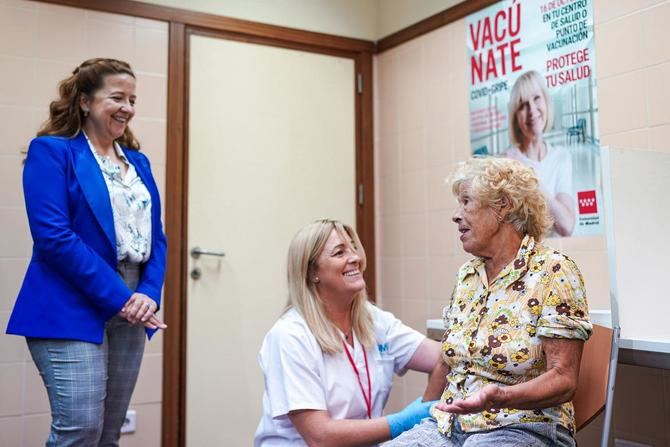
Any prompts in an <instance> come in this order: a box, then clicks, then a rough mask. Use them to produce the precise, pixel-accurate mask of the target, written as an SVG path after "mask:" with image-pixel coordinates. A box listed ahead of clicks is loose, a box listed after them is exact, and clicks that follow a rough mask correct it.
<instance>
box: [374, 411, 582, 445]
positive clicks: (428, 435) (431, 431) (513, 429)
mask: <svg viewBox="0 0 670 447" xmlns="http://www.w3.org/2000/svg"><path fill="white" fill-rule="evenodd" d="M382 446H383V447H410V446H411V447H485V446H496V447H546V446H559V447H574V446H575V440H574V438H573V437H572V436H571V435H570V433H569V432H568V430H567V429H566V428H564V427H562V426H559V425H557V424H548V423H542V422H533V423H523V424H514V425H509V426H507V427H501V428H497V429H494V430H489V431H484V432H474V433H464V432H463V431H461V429H460V427H459V426H458V424H456V425H455V426H454V428H453V430H452V435H451V437H450V438H447V437H446V436H444V435H443V434H442V433H440V432H439V431H438V430H437V423H436V422H435V419H432V418H427V419H424V420H423V421H422V422H421V423H420V424H418V425H415V426H414V428H412V429H410V430H407V431H406V432H405V433H403V434H401V435H400V436H398V437H397V438H395V439H393V440H391V441H388V442H386V443H384V444H382Z"/></svg>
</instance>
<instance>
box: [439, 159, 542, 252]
mask: <svg viewBox="0 0 670 447" xmlns="http://www.w3.org/2000/svg"><path fill="white" fill-rule="evenodd" d="M450 182H451V190H452V192H453V193H454V195H456V196H458V193H459V191H460V189H461V186H462V185H466V186H467V187H468V188H469V192H470V196H471V197H472V198H473V199H475V200H477V201H478V202H479V203H480V205H481V206H483V207H490V208H492V209H494V210H496V211H498V210H500V209H502V208H504V207H505V205H508V206H509V211H508V212H507V214H506V215H505V219H504V221H505V222H509V223H510V224H512V225H513V226H514V228H516V230H517V231H518V232H519V234H520V235H521V236H524V235H526V234H528V235H530V236H532V237H533V238H535V239H536V240H541V239H542V238H543V237H544V235H545V234H546V233H547V232H548V231H549V230H550V229H551V227H552V226H553V224H554V220H553V218H552V216H551V213H550V211H549V207H548V206H547V202H546V200H545V198H544V194H542V191H541V190H540V187H539V185H540V181H539V180H538V178H537V176H536V175H535V172H534V171H533V169H532V168H529V167H528V166H525V165H524V164H522V163H521V162H519V161H516V160H512V159H509V158H495V157H486V158H471V159H469V160H467V161H465V162H462V163H459V165H458V167H457V168H456V171H455V172H454V173H453V174H452V176H451V177H450Z"/></svg>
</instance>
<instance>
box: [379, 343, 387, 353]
mask: <svg viewBox="0 0 670 447" xmlns="http://www.w3.org/2000/svg"><path fill="white" fill-rule="evenodd" d="M377 349H378V350H379V353H380V354H387V353H388V352H389V344H388V343H381V344H378V345H377Z"/></svg>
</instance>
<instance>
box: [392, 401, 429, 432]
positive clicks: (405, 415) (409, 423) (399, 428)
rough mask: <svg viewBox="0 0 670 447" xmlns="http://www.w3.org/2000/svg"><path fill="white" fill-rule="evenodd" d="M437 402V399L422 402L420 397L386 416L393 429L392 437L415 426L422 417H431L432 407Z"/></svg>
mask: <svg viewBox="0 0 670 447" xmlns="http://www.w3.org/2000/svg"><path fill="white" fill-rule="evenodd" d="M436 402H437V401H436V400H433V401H429V402H421V398H420V397H419V398H417V399H416V400H415V401H413V402H412V403H411V404H409V405H407V406H406V407H405V408H403V409H402V410H400V411H399V412H397V413H393V414H389V415H388V416H386V421H387V422H388V423H389V428H390V429H391V439H393V438H395V437H396V436H399V435H400V434H401V433H402V432H404V431H406V430H409V429H410V428H412V427H414V426H415V425H416V424H418V423H419V422H421V420H422V419H425V418H427V417H429V416H430V407H431V405H433V404H434V403H436Z"/></svg>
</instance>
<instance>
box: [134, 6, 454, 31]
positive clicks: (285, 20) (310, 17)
mask: <svg viewBox="0 0 670 447" xmlns="http://www.w3.org/2000/svg"><path fill="white" fill-rule="evenodd" d="M462 1H463V0H272V1H268V0H226V1H212V0H142V2H144V3H153V4H156V5H162V6H170V7H173V8H180V9H188V10H193V11H199V12H206V13H210V14H217V15H222V16H227V17H234V18H237V19H244V20H251V21H254V22H261V23H269V24H272V25H279V26H287V27H289V28H297V29H302V30H307V31H316V32H320V33H326V34H335V35H338V36H346V37H354V38H357V39H366V40H378V39H381V38H382V37H385V36H388V35H389V34H393V33H394V32H396V31H399V30H401V29H403V28H406V27H408V26H410V25H413V24H414V23H416V22H419V21H421V20H423V19H425V18H427V17H430V16H432V15H433V14H436V13H438V12H441V11H444V10H445V9H447V8H450V7H451V6H454V5H455V4H458V3H461V2H462Z"/></svg>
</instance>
